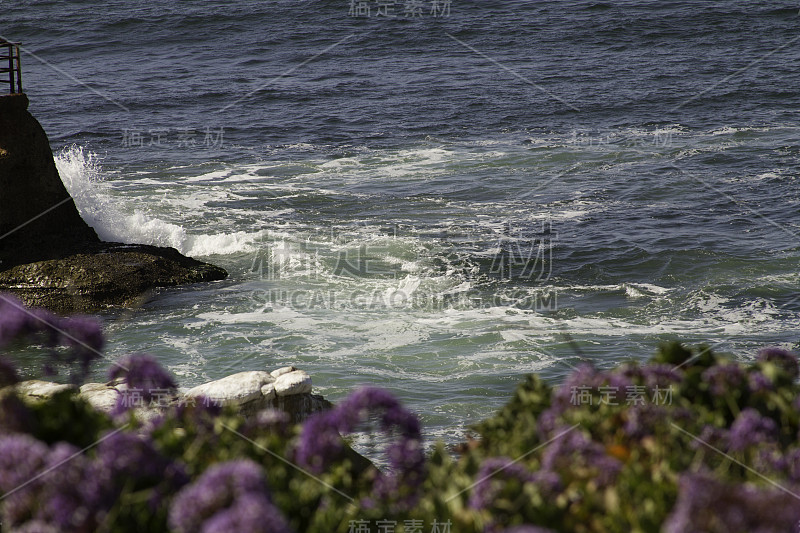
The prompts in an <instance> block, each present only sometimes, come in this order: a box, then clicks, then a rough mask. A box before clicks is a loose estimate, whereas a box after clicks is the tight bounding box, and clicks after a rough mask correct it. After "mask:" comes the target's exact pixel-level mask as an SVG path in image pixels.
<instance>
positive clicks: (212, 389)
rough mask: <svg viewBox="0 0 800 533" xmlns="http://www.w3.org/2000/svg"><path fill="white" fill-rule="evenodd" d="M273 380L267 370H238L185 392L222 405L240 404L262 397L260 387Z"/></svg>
mask: <svg viewBox="0 0 800 533" xmlns="http://www.w3.org/2000/svg"><path fill="white" fill-rule="evenodd" d="M273 381H275V378H273V377H272V376H271V375H270V373H269V372H261V371H255V370H254V371H250V372H239V373H238V374H233V375H230V376H227V377H224V378H222V379H218V380H217V381H212V382H211V383H205V384H203V385H198V386H197V387H194V388H193V389H189V391H188V392H186V396H187V397H191V398H196V397H198V396H205V397H206V398H208V399H209V400H211V401H213V402H218V403H220V404H222V405H242V404H245V403H247V402H249V401H252V400H257V399H261V398H262V394H261V387H263V386H264V385H266V384H268V383H272V382H273Z"/></svg>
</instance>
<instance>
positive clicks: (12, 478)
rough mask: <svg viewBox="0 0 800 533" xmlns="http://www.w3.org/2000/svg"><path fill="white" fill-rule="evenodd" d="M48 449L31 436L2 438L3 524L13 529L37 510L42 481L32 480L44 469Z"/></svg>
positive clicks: (1, 507) (0, 486) (0, 438)
mask: <svg viewBox="0 0 800 533" xmlns="http://www.w3.org/2000/svg"><path fill="white" fill-rule="evenodd" d="M48 453H49V449H48V448H47V446H46V445H45V444H44V443H43V442H40V441H38V440H36V439H34V438H33V437H31V436H28V435H11V436H3V437H0V493H2V494H4V495H5V496H4V499H3V501H2V506H0V511H2V515H0V518H2V523H3V525H4V526H5V527H8V528H13V527H15V526H18V525H20V524H22V523H23V522H25V521H26V520H27V519H28V518H29V517H30V516H31V515H32V514H33V513H34V512H35V510H36V507H37V504H38V497H37V496H38V491H39V488H40V482H37V481H33V482H31V480H32V479H34V478H35V477H36V475H37V474H39V473H40V472H42V471H43V470H44V469H45V464H46V461H47V455H48Z"/></svg>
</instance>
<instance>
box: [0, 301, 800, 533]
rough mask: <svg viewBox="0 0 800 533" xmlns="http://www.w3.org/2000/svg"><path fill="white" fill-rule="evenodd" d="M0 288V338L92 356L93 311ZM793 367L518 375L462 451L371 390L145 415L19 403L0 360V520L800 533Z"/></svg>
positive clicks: (664, 353)
mask: <svg viewBox="0 0 800 533" xmlns="http://www.w3.org/2000/svg"><path fill="white" fill-rule="evenodd" d="M4 298H7V299H2V298H0V341H2V342H3V343H5V344H7V343H9V342H12V341H15V342H19V341H20V340H23V341H24V340H26V339H27V340H28V341H29V342H32V343H37V344H43V345H45V346H46V347H48V348H55V347H57V346H59V345H60V346H62V347H64V349H65V350H75V351H76V354H75V355H72V356H70V359H69V360H70V361H72V362H73V363H74V364H76V365H77V366H78V367H80V368H81V369H88V368H89V366H88V365H89V364H90V363H91V361H93V360H94V359H96V358H97V356H98V354H99V352H100V350H101V349H102V346H103V340H102V334H101V333H100V328H99V325H97V323H95V322H93V321H91V320H89V319H85V318H78V319H74V318H73V319H64V318H59V317H55V316H52V315H49V314H47V313H44V312H41V311H28V310H26V309H24V307H22V306H21V304H19V302H17V301H16V300H13V299H8V297H4ZM3 302H5V303H3ZM64 332H66V333H64ZM65 335H68V336H65ZM75 339H78V340H79V341H80V342H79V341H78V340H75ZM84 344H85V345H86V346H90V347H91V350H88V349H86V348H85V347H84V346H83V345H84ZM88 353H91V354H94V355H91V356H90V355H88ZM60 357H61V358H60V359H59V361H60V362H61V363H63V362H64V361H67V360H68V359H67V358H65V357H63V354H61V355H60ZM87 361H88V362H87ZM109 376H110V377H111V378H112V379H116V380H122V381H123V382H124V384H125V385H126V386H127V387H129V388H131V389H134V388H135V389H137V390H141V391H142V394H144V395H146V394H148V393H149V391H152V390H164V389H167V390H174V389H175V388H176V383H175V380H174V378H173V377H172V376H171V375H170V374H169V373H168V372H167V371H166V370H164V369H163V368H162V367H161V366H160V365H159V363H158V361H157V360H156V359H155V358H154V357H152V356H148V355H143V354H134V355H131V356H128V357H125V358H122V359H120V360H119V361H117V362H116V364H115V365H114V366H113V367H112V368H111V369H110V371H109ZM798 376H800V367H798V361H797V358H796V357H795V356H794V355H793V354H792V353H790V352H788V351H785V350H782V349H778V348H770V349H766V350H763V351H761V352H760V353H759V354H757V356H756V357H755V358H754V359H753V360H752V361H751V362H750V363H749V364H743V363H739V362H735V361H732V360H729V359H726V358H724V357H722V356H719V355H717V354H714V353H713V352H712V351H711V350H710V349H708V348H707V347H704V346H700V347H698V348H693V349H691V348H687V347H684V346H683V345H681V344H678V343H672V344H666V345H663V346H661V347H660V349H659V351H658V353H657V355H656V356H655V358H654V359H653V360H651V361H650V362H648V363H647V364H633V363H632V364H625V365H622V366H620V367H618V368H615V369H611V370H599V369H597V368H595V367H593V366H591V365H588V364H587V365H582V366H580V367H578V368H577V369H576V370H575V371H574V372H573V373H572V374H571V375H570V376H569V377H568V378H567V379H566V380H565V381H564V382H563V383H562V384H560V385H558V386H555V387H553V386H550V385H548V384H547V383H545V382H543V381H542V380H541V379H540V378H539V377H537V376H535V375H530V376H527V377H526V378H525V381H524V382H523V383H522V384H520V386H519V387H518V388H517V390H516V392H515V393H514V395H513V397H512V398H511V399H510V401H509V402H508V403H507V404H506V405H505V406H504V407H503V408H502V409H500V411H499V412H498V413H497V414H496V415H495V416H493V417H491V418H489V419H487V420H484V421H483V422H481V423H479V424H477V425H475V426H474V427H473V428H472V431H474V434H473V438H471V440H469V441H468V442H467V443H465V444H464V445H463V446H460V447H458V449H451V450H448V449H446V448H445V446H444V445H443V444H441V443H439V444H435V445H433V446H432V447H431V448H430V449H428V450H427V451H426V449H425V447H424V443H423V441H422V437H421V430H420V423H419V420H418V419H417V417H416V416H415V415H414V414H413V413H411V412H410V411H408V410H407V409H405V408H404V407H403V406H402V405H401V404H400V403H399V402H398V401H397V399H396V398H394V397H393V396H392V395H391V394H390V393H388V392H386V391H383V390H379V389H375V388H372V387H365V388H361V389H358V390H356V391H354V392H353V393H352V394H351V395H350V396H348V397H347V398H346V399H344V400H343V401H342V402H340V403H339V404H338V406H336V407H334V408H333V409H331V410H329V411H327V412H324V413H319V414H317V415H314V416H313V417H311V418H309V419H308V420H306V422H305V423H304V424H300V425H295V424H292V423H291V421H290V419H289V417H288V416H287V414H286V413H283V412H280V411H274V410H264V411H262V412H260V413H257V414H255V415H253V416H249V417H248V418H247V419H245V418H243V417H242V416H240V415H239V414H238V413H237V412H235V411H233V410H231V409H222V408H220V407H218V406H213V405H210V404H209V403H208V402H202V401H198V402H196V403H195V404H176V405H174V406H173V407H171V408H170V409H169V410H167V411H166V412H164V413H163V414H162V415H161V416H159V417H158V418H157V419H155V420H153V419H150V420H149V421H140V419H139V418H137V415H136V412H135V411H134V410H129V409H125V408H124V406H119V405H118V408H117V409H116V410H115V412H114V413H113V415H105V414H103V413H99V412H96V411H95V410H93V409H92V408H91V407H90V406H89V405H88V404H87V403H85V402H84V401H83V400H81V399H79V397H77V396H75V395H71V394H57V395H55V396H54V397H53V398H51V399H48V400H44V401H33V400H31V399H29V398H26V397H22V396H21V395H18V394H17V392H16V387H15V383H17V382H18V380H19V379H20V376H19V372H18V371H17V370H15V369H14V368H13V366H12V365H11V364H10V363H9V362H8V361H6V360H4V359H3V358H2V356H0V531H2V532H5V531H12V532H17V531H20V532H73V531H77V532H83V531H86V532H89V531H109V532H128V531H131V532H133V531H153V532H159V531H174V532H189V531H191V532H195V531H199V532H217V531H224V532H232V533H235V532H240V531H241V532H260V531H264V532H268V531H269V532H278V533H285V532H291V531H294V532H298V533H299V532H341V533H347V532H351V531H358V532H360V533H365V532H366V531H370V532H372V531H375V532H378V531H383V532H385V531H397V532H398V533H399V532H410V531H418V532H419V531H425V532H427V531H432V530H434V529H435V530H436V531H440V532H442V533H443V532H444V531H449V532H455V531H458V532H493V533H512V532H517V533H524V532H533V533H536V532H538V533H543V532H555V531H562V532H577V533H584V532H587V533H588V532H598V533H601V532H623V531H624V532H629V531H636V532H650V531H664V532H667V533H688V532H725V533H733V532H740V531H742V532H744V531H747V532H753V531H757V532H765V533H766V532H784V531H786V532H788V531H795V527H796V525H797V523H798V522H799V521H800V386H798V384H797V379H798ZM613 391H620V392H622V393H624V394H623V395H622V396H619V395H618V396H617V397H616V400H615V399H614V396H613V395H611V394H610V393H611V392H613ZM653 391H656V393H655V394H653ZM665 391H668V392H669V395H668V398H669V401H668V402H667V401H656V400H663V399H664V398H667V396H665V395H663V394H664V392H665ZM365 430H366V431H371V432H373V433H375V434H380V435H382V438H383V440H382V441H381V442H385V443H386V444H385V445H384V450H383V451H384V454H385V457H386V463H387V464H388V468H386V469H384V470H381V469H378V468H376V467H375V466H374V465H372V463H370V462H369V461H368V460H366V459H365V458H364V457H362V456H360V455H359V454H358V453H356V452H355V451H354V450H353V448H352V447H351V446H350V444H349V439H350V436H351V435H352V434H354V433H355V432H358V431H365ZM443 524H447V526H446V527H447V529H443V528H444V527H445V526H443ZM387 528H389V529H387Z"/></svg>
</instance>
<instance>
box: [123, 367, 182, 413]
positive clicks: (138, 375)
mask: <svg viewBox="0 0 800 533" xmlns="http://www.w3.org/2000/svg"><path fill="white" fill-rule="evenodd" d="M108 375H109V377H110V378H111V379H116V378H118V377H122V378H124V380H125V384H126V385H127V386H128V389H129V391H130V393H133V392H134V391H136V392H138V393H140V394H141V399H142V401H143V402H144V404H145V405H148V404H149V403H150V402H151V401H152V399H153V398H156V397H159V396H160V395H162V394H164V393H171V392H172V391H174V390H175V389H177V388H178V384H177V383H175V380H174V379H172V376H170V375H169V373H167V371H166V370H164V369H163V368H162V367H161V365H160V364H158V361H156V359H155V358H154V357H153V356H152V355H147V354H132V355H130V356H128V357H125V358H123V359H122V360H121V361H119V362H118V363H116V364H115V365H114V366H113V367H111V368H110V369H109V372H108ZM131 403H132V402H131V399H130V398H128V394H121V395H120V396H119V398H118V399H117V406H116V408H115V409H114V413H122V412H125V411H126V410H127V409H128V408H129V407H131V406H132V405H131Z"/></svg>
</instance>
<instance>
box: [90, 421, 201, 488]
mask: <svg viewBox="0 0 800 533" xmlns="http://www.w3.org/2000/svg"><path fill="white" fill-rule="evenodd" d="M97 464H98V468H99V471H100V472H102V477H103V478H104V482H106V483H107V485H108V486H109V487H114V488H115V490H116V491H117V492H119V491H121V490H122V489H123V487H124V486H125V485H126V484H129V485H131V488H132V489H135V490H139V489H143V488H149V487H153V486H155V485H162V486H163V489H164V490H170V491H172V492H174V491H175V490H177V489H179V488H180V487H182V486H183V485H185V484H186V483H188V482H189V478H188V476H187V475H186V472H185V470H184V468H183V466H182V465H180V464H179V463H176V462H174V461H172V460H171V459H168V458H167V457H165V456H164V455H162V454H161V453H160V452H159V451H158V450H156V449H155V447H154V446H153V443H152V442H151V441H150V439H149V438H148V437H146V436H140V435H137V434H135V433H129V432H124V431H117V432H116V433H112V434H111V435H110V436H108V437H106V438H104V439H103V440H101V441H100V443H99V444H98V445H97ZM98 476H100V474H98ZM107 492H109V493H111V492H112V491H111V489H110V488H109V489H108V491H107ZM111 503H113V502H111Z"/></svg>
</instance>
